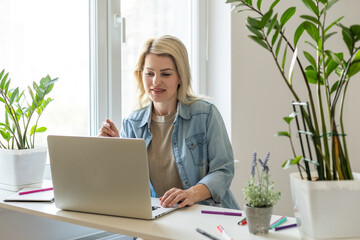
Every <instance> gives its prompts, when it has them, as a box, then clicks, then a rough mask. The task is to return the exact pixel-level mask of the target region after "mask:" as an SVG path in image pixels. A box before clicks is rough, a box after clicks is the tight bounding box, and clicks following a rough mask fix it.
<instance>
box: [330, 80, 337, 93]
mask: <svg viewBox="0 0 360 240" xmlns="http://www.w3.org/2000/svg"><path fill="white" fill-rule="evenodd" d="M338 85H339V80H337V81H336V82H335V83H334V84H333V85H332V87H331V90H330V95H331V94H332V93H333V92H335V91H336V89H337V87H338Z"/></svg>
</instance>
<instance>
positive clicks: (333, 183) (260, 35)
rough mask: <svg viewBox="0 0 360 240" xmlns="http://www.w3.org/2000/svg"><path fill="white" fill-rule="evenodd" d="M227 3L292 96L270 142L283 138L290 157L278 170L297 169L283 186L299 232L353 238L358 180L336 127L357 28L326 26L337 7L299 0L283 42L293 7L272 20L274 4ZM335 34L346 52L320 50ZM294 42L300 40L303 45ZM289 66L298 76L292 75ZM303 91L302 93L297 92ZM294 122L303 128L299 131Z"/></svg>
mask: <svg viewBox="0 0 360 240" xmlns="http://www.w3.org/2000/svg"><path fill="white" fill-rule="evenodd" d="M233 2H234V3H236V4H235V9H237V10H238V11H237V12H244V11H247V12H248V11H250V12H252V13H254V14H255V15H256V16H254V15H251V16H248V17H247V23H246V27H247V28H248V29H249V30H250V32H251V35H250V36H249V37H250V38H251V39H252V40H254V41H255V42H256V43H257V44H258V45H260V46H261V47H263V48H264V49H265V50H266V51H268V52H269V53H270V54H271V56H272V57H273V59H274V62H275V66H276V67H277V69H278V70H279V71H280V74H281V79H282V80H283V82H284V84H285V85H286V86H287V88H288V89H289V91H290V93H291V94H292V99H291V100H292V101H293V106H294V111H293V113H291V114H290V115H289V116H288V117H285V118H284V120H285V122H286V123H287V124H289V130H288V131H281V132H278V133H277V136H286V137H288V138H289V139H290V143H291V149H292V152H293V157H292V158H290V159H289V160H287V161H285V163H284V164H283V167H284V168H288V167H290V166H297V168H298V170H299V173H298V174H296V173H294V174H291V176H290V178H291V184H292V185H291V190H292V197H293V202H294V210H295V216H296V217H297V221H298V225H299V229H300V232H301V233H302V234H303V235H304V236H309V237H311V238H321V239H326V238H336V237H337V238H345V237H360V229H359V228H358V227H357V223H358V222H359V221H360V217H359V216H356V215H358V214H357V213H358V212H360V206H359V204H358V203H357V201H358V199H360V181H358V180H359V179H360V178H359V176H358V174H356V173H353V172H352V170H351V165H350V160H349V151H348V148H347V143H346V130H345V126H344V121H343V115H344V114H343V112H344V104H345V102H346V101H345V100H346V98H345V97H346V93H347V89H348V87H349V83H350V81H351V80H352V78H353V77H354V76H355V75H356V74H357V73H358V72H359V71H360V51H359V50H360V25H351V26H349V27H347V26H344V25H342V24H341V20H342V18H343V17H338V18H336V20H335V21H331V22H328V21H327V16H328V15H327V13H328V11H329V10H331V9H334V8H335V6H336V4H337V2H338V0H302V1H301V2H302V3H303V5H304V7H305V9H307V10H308V12H304V13H303V14H301V15H300V19H301V20H302V22H301V23H300V24H299V25H298V26H297V28H296V30H295V32H294V34H293V41H290V40H289V38H288V36H287V33H285V26H287V24H288V23H289V22H290V20H291V18H292V17H293V16H294V15H295V13H296V7H294V6H289V7H288V8H287V9H286V10H285V11H284V12H281V13H280V12H276V11H275V9H276V6H277V4H278V3H279V2H280V0H274V1H271V2H270V3H269V2H267V3H268V4H269V7H268V8H266V9H264V8H263V6H262V5H263V4H262V3H263V2H265V1H262V0H257V1H256V2H255V1H252V0H227V3H233ZM336 34H341V36H342V40H343V44H344V46H345V47H346V49H347V51H345V52H338V51H336V50H333V49H330V48H329V47H328V41H329V39H331V38H332V37H333V36H334V35H336ZM301 38H305V39H304V42H303V43H302V42H301V41H300V39H301ZM300 52H302V54H299V53H300ZM300 55H303V56H301V57H300ZM288 60H290V61H288ZM295 65H297V66H298V69H299V70H300V75H298V74H295V75H294V74H293V73H294V67H295ZM293 76H294V78H293ZM295 76H296V77H295ZM295 81H297V83H298V84H297V85H295V84H294V82H295ZM299 81H300V83H301V82H302V83H303V86H300V84H299ZM303 87H305V89H306V91H305V93H304V91H301V89H303ZM299 89H300V90H299ZM291 100H290V101H291ZM290 101H289V102H290ZM293 119H296V125H297V129H298V131H297V134H298V137H299V140H300V145H301V154H297V153H296V148H295V146H294V144H293V142H292V135H291V127H290V124H291V123H292V122H294V121H292V120H293ZM299 119H300V120H302V122H303V124H299V121H298V120H299ZM303 137H304V138H305V140H306V141H304V143H303V142H302V138H303ZM297 146H299V145H297ZM354 179H355V180H354ZM339 180H341V181H339ZM345 180H348V181H345ZM298 191H300V192H298ZM338 206H342V207H338ZM354 213H355V214H354ZM333 216H336V218H334V217H333ZM344 219H348V221H344Z"/></svg>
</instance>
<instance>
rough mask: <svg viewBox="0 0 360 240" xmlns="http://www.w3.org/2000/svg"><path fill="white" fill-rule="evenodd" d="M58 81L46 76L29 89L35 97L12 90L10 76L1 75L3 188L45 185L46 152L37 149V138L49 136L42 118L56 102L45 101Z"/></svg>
mask: <svg viewBox="0 0 360 240" xmlns="http://www.w3.org/2000/svg"><path fill="white" fill-rule="evenodd" d="M56 80H57V79H51V78H50V76H46V77H45V78H42V79H41V80H40V83H39V84H37V83H36V82H33V88H31V87H28V93H29V96H30V97H31V98H30V99H27V98H26V94H25V91H20V90H19V87H16V88H11V86H10V84H11V79H10V78H9V73H5V70H2V71H1V72H0V102H1V103H2V104H3V106H4V108H3V109H4V111H3V114H4V115H3V116H4V118H3V122H2V121H1V122H0V134H1V138H0V187H1V188H4V189H8V190H14V191H16V190H19V189H20V188H22V187H26V186H34V185H37V184H39V183H41V182H42V178H43V173H44V168H45V161H46V148H45V147H43V148H40V147H39V148H35V134H36V133H39V132H45V131H46V127H39V126H38V122H39V118H40V117H41V116H42V114H43V112H44V110H45V108H46V107H47V105H48V104H49V103H50V102H51V101H52V100H53V99H51V98H47V99H45V96H46V95H47V94H49V93H50V92H51V90H52V89H53V86H54V83H55V81H56Z"/></svg>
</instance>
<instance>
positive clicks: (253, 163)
mask: <svg viewBox="0 0 360 240" xmlns="http://www.w3.org/2000/svg"><path fill="white" fill-rule="evenodd" d="M255 166H256V152H254V154H253V161H252V164H251V176H252V177H254V176H255Z"/></svg>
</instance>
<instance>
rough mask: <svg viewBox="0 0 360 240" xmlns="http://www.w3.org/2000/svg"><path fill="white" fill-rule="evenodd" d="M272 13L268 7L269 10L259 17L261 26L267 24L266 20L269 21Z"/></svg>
mask: <svg viewBox="0 0 360 240" xmlns="http://www.w3.org/2000/svg"><path fill="white" fill-rule="evenodd" d="M272 13H273V11H272V10H271V9H270V10H269V11H268V12H267V13H265V14H264V16H263V17H262V18H261V28H264V27H265V26H266V25H267V24H268V22H269V20H270V18H271V15H272Z"/></svg>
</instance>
